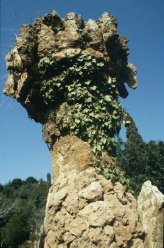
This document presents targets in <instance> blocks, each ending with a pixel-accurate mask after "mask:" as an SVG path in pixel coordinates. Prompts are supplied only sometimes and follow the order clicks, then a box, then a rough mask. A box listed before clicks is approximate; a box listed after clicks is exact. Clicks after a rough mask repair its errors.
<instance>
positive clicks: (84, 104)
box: [39, 54, 124, 178]
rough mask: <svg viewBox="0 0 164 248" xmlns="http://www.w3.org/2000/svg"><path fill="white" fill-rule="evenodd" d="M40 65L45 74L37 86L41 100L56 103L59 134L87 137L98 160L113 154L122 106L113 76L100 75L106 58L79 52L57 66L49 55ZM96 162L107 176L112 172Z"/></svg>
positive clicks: (121, 117) (122, 112)
mask: <svg viewBox="0 0 164 248" xmlns="http://www.w3.org/2000/svg"><path fill="white" fill-rule="evenodd" d="M48 65H49V66H48ZM39 69H40V71H41V72H42V76H43V78H44V80H43V83H42V86H41V89H40V91H41V95H42V98H43V101H44V103H45V104H47V105H52V106H53V105H57V106H59V108H58V111H57V113H56V123H57V125H58V126H60V132H61V134H62V133H67V134H73V135H76V136H78V137H79V138H81V139H82V140H84V141H87V142H88V143H89V144H90V145H91V147H92V150H93V152H94V154H95V155H96V157H97V160H98V161H99V160H101V157H102V154H103V153H106V154H107V155H110V156H113V155H115V151H116V142H115V135H117V134H118V133H119V131H120V127H121V124H122V122H123V116H124V109H123V107H122V105H121V104H120V103H119V101H118V98H119V93H118V89H117V87H118V86H117V80H116V78H111V77H108V80H107V79H106V78H105V77H104V76H103V75H104V73H105V72H106V71H107V68H106V65H105V62H104V61H102V60H101V59H96V58H95V57H92V56H90V55H86V54H80V55H79V56H78V57H76V58H75V59H74V60H72V61H70V63H69V64H67V65H66V64H65V65H64V64H61V65H60V66H59V67H58V69H56V67H55V64H53V60H52V59H50V58H44V59H42V60H41V61H40V63H39ZM50 69H51V78H50V79H49V71H50ZM53 73H54V75H53ZM98 166H99V167H100V168H101V169H102V171H104V173H103V174H105V175H106V177H107V178H109V175H113V170H112V173H111V169H110V168H107V167H106V168H105V169H103V166H100V163H99V165H98ZM116 174H118V173H117V171H116ZM115 177H116V176H115Z"/></svg>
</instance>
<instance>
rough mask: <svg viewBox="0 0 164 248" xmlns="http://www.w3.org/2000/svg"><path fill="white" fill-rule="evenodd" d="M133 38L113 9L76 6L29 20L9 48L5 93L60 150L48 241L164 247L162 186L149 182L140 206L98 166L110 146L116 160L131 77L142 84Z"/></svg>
mask: <svg viewBox="0 0 164 248" xmlns="http://www.w3.org/2000/svg"><path fill="white" fill-rule="evenodd" d="M127 41H128V40H127V38H125V37H123V36H120V35H119V34H118V33H117V21H116V18H115V17H113V16H111V15H110V14H108V13H104V14H103V15H102V16H101V17H100V18H99V19H98V20H96V21H94V20H91V19H90V20H88V21H84V20H83V19H82V17H81V16H78V15H76V14H75V13H69V14H67V15H66V16H65V18H60V16H59V15H58V14H57V13H56V12H53V13H51V14H46V15H45V16H44V17H43V18H38V19H36V20H35V22H34V23H33V24H32V25H24V26H23V27H22V28H21V32H20V35H19V37H18V38H17V39H16V46H15V47H14V48H13V49H12V50H11V52H10V53H9V54H8V55H7V56H6V64H7V69H8V71H9V76H8V80H7V82H6V85H5V89H4V93H5V94H6V95H7V96H10V97H13V98H15V99H16V100H17V101H18V102H20V103H21V104H22V105H23V107H24V108H25V109H26V110H27V113H28V115H29V117H30V118H32V119H34V120H35V121H36V122H40V123H41V124H42V125H43V138H44V140H45V142H46V143H48V144H49V147H50V150H51V154H52V160H53V184H52V186H51V188H50V191H49V195H48V199H47V206H46V214H45V220H44V231H43V235H42V239H41V242H40V247H45V248H58V247H59V248H66V247H69V248H75V247H76V248H77V247H79V248H85V247H89V248H96V247H98V248H106V247H110V248H117V247H122V248H123V247H124V248H126V247H132V248H143V247H144V248H157V247H158V248H159V247H160V248H162V246H161V244H162V242H163V239H162V233H161V228H163V224H162V221H163V217H162V213H163V212H162V211H163V210H162V208H163V203H162V201H163V200H161V199H163V198H162V197H163V196H160V200H159V201H157V204H156V203H155V201H156V200H155V199H156V197H157V198H158V196H159V195H160V193H158V192H157V191H156V190H154V188H153V187H149V190H148V191H147V190H146V188H145V187H147V186H150V185H147V184H145V185H144V187H143V189H142V191H141V194H140V196H139V199H138V206H137V201H136V200H135V198H134V197H133V195H132V194H130V193H128V192H127V191H126V190H125V188H124V187H123V185H122V184H121V183H119V182H117V183H112V182H111V180H107V179H105V177H104V176H103V175H102V173H100V170H99V169H98V168H96V162H95V161H96V160H97V159H98V158H101V155H102V153H103V152H105V153H106V154H107V157H108V159H107V161H108V163H107V166H109V167H110V165H111V164H110V161H111V160H110V158H109V156H108V155H111V154H113V151H112V149H113V143H114V141H113V139H114V137H115V135H116V134H118V133H119V131H120V127H121V124H122V122H123V112H124V110H123V107H122V105H121V104H120V103H119V97H120V96H121V97H127V95H128V92H127V89H126V87H125V84H127V85H128V86H129V87H131V88H133V89H135V88H136V87H137V83H136V68H135V66H134V65H133V64H131V63H128V54H129V50H128V48H127V45H126V44H127ZM78 137H79V138H80V139H79V138H78ZM91 147H92V149H91ZM102 158H103V156H102ZM145 237H146V238H145Z"/></svg>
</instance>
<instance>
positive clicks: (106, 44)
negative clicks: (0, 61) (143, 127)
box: [4, 12, 137, 144]
mask: <svg viewBox="0 0 164 248" xmlns="http://www.w3.org/2000/svg"><path fill="white" fill-rule="evenodd" d="M127 41H128V40H127V39H126V38H125V37H122V36H120V35H119V34H118V33H117V21H116V18H115V17H113V16H112V15H110V14H108V13H103V15H102V16H101V17H100V18H99V19H98V20H96V21H94V20H92V19H89V20H88V21H84V20H83V19H82V17H81V16H78V15H76V14H75V13H73V12H71V13H69V14H67V15H66V16H65V18H60V16H59V15H58V14H57V13H56V12H53V13H50V14H46V15H45V16H44V17H43V18H38V19H36V20H35V22H34V23H33V24H32V25H24V26H23V27H22V28H21V32H20V35H19V36H18V37H17V39H16V46H15V47H14V48H13V49H12V50H11V52H10V53H9V54H8V55H7V56H6V65H7V69H8V70H9V77H8V80H7V82H6V86H5V90H4V93H5V94H6V95H7V96H11V97H13V98H15V99H17V100H18V101H19V102H20V103H21V104H22V105H23V106H24V107H25V109H26V110H27V112H28V115H29V116H30V117H31V118H33V119H34V120H35V121H37V122H40V123H42V124H43V125H44V133H43V134H45V135H44V140H45V141H46V142H47V143H49V144H52V140H53V143H54V142H55V141H56V139H57V138H58V137H59V136H60V135H61V133H60V128H59V127H58V126H57V120H56V112H57V110H58V109H59V108H60V107H61V102H60V101H59V102H58V104H57V105H56V103H55V104H54V105H53V103H52V102H51V104H48V103H47V100H46V101H45V98H46V97H47V96H46V95H45V92H44V89H45V87H47V81H48V80H50V81H52V82H53V80H54V78H55V77H58V80H59V81H61V82H62V81H63V78H64V77H65V72H66V71H67V72H68V70H69V68H70V67H71V66H72V64H73V63H75V61H76V59H77V58H79V57H80V56H82V55H89V56H91V58H93V59H94V60H95V61H96V63H99V62H101V63H103V64H104V71H103V72H102V73H100V72H99V74H101V77H100V79H99V81H100V84H101V83H102V86H103V85H104V84H105V85H108V84H109V87H110V83H109V81H110V80H114V81H116V82H117V84H116V87H117V90H118V94H119V95H120V96H122V97H126V96H127V95H128V93H127V90H126V87H125V83H127V84H128V85H129V86H130V87H131V88H136V86H137V84H136V68H135V66H134V65H132V64H130V63H128V59H127V57H128V54H129V50H128V47H127V45H126V43H127ZM43 68H44V69H43ZM48 68H49V69H48ZM99 71H100V70H99ZM99 76H100V75H99ZM99 76H98V77H99ZM95 77H97V75H96V76H95ZM101 88H102V87H101ZM47 94H48V93H47ZM57 94H61V99H64V98H66V96H65V95H62V93H61V92H57ZM46 99H47V98H46ZM70 105H71V104H70ZM52 114H53V115H54V117H53V119H52V118H50V115H51V116H52ZM52 126H53V127H52ZM52 130H54V131H52Z"/></svg>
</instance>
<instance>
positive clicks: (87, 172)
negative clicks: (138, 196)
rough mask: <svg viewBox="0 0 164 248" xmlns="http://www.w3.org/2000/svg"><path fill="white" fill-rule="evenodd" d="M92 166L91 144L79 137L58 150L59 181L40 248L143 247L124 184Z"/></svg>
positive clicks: (132, 201)
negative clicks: (105, 176)
mask: <svg viewBox="0 0 164 248" xmlns="http://www.w3.org/2000/svg"><path fill="white" fill-rule="evenodd" d="M94 163H95V157H94V155H93V153H92V151H91V148H90V146H89V145H88V143H86V142H83V141H81V140H80V139H78V138H77V137H75V136H65V137H63V138H61V139H60V140H59V141H58V142H56V144H55V145H54V148H53V170H54V173H55V180H54V182H53V185H52V186H51V188H50V191H49V194H48V199H47V206H46V216H45V220H44V233H43V238H42V241H41V243H40V245H41V247H44V248H54V247H60V248H61V247H63V248H65V247H70V248H75V247H78V248H84V247H91V248H96V247H98V248H105V247H113V248H114V247H115V248H116V247H132V248H143V247H144V232H143V230H142V227H141V222H140V221H139V215H138V212H137V202H136V200H135V198H134V196H133V195H132V194H131V193H128V192H127V191H126V190H125V188H124V187H123V185H122V184H121V183H119V182H117V183H112V182H111V180H107V179H105V178H104V176H102V175H101V173H100V171H99V170H98V169H96V168H95V166H94ZM56 170H57V171H56ZM56 175H58V176H57V178H56Z"/></svg>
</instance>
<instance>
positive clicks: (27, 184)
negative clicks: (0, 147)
mask: <svg viewBox="0 0 164 248" xmlns="http://www.w3.org/2000/svg"><path fill="white" fill-rule="evenodd" d="M49 177H50V175H49V176H48V178H49ZM18 186H19V187H18ZM49 186H50V182H49V181H47V182H46V181H43V180H39V181H37V180H36V179H35V178H33V177H28V178H27V179H26V180H25V181H23V180H21V179H18V178H16V179H14V180H12V182H9V183H8V184H6V185H3V188H2V189H1V192H0V244H1V247H4V248H6V247H8V248H17V247H18V246H19V245H21V244H23V243H24V242H25V241H26V240H28V239H29V240H31V241H33V240H37V239H39V237H40V234H41V232H40V227H41V225H42V223H43V218H44V210H45V204H46V199H47V193H48V189H49Z"/></svg>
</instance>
